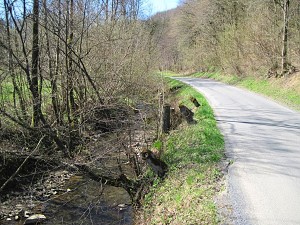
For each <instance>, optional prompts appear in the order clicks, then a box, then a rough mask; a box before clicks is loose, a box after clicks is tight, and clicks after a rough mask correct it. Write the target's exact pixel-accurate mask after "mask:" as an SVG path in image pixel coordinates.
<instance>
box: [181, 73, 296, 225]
mask: <svg viewBox="0 0 300 225" xmlns="http://www.w3.org/2000/svg"><path fill="white" fill-rule="evenodd" d="M178 80H181V81H183V82H185V83H187V84H190V85H191V86H193V87H194V88H195V89H197V90H198V91H200V92H201V93H202V94H203V95H204V96H205V97H206V99H207V100H208V101H209V103H210V105H211V106H212V108H213V110H214V112H215V115H216V119H217V121H218V125H219V127H220V129H221V131H222V133H223V135H224V138H225V148H226V155H227V157H229V158H230V159H232V160H233V164H232V165H231V166H230V167H229V171H228V180H227V181H228V189H227V190H228V194H227V195H228V199H229V202H230V205H231V207H232V214H231V216H232V219H233V222H234V224H241V225H248V224H258V225H269V224H270V225H290V224H292V225H300V114H299V113H298V112H295V111H293V110H290V109H288V108H286V107H284V106H281V105H279V104H277V103H275V102H273V101H271V100H269V99H267V98H265V97H262V96H260V95H258V94H255V93H251V92H249V91H246V90H243V89H239V88H236V87H232V86H229V85H225V84H222V83H219V82H216V81H212V80H208V79H197V78H178Z"/></svg>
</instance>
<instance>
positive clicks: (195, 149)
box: [137, 79, 224, 224]
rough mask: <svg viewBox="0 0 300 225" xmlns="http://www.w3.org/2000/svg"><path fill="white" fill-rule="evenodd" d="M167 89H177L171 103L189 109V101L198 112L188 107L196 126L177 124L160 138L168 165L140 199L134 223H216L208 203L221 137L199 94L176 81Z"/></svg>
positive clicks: (216, 181) (216, 184) (216, 182)
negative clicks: (166, 174)
mask: <svg viewBox="0 0 300 225" xmlns="http://www.w3.org/2000/svg"><path fill="white" fill-rule="evenodd" d="M168 85H169V86H170V88H172V87H175V86H181V88H179V89H177V91H176V92H175V94H174V93H173V95H172V101H175V100H176V101H178V102H179V103H182V104H185V105H186V106H188V107H189V108H193V103H192V102H191V101H190V99H189V98H190V97H191V96H192V97H194V98H196V99H197V100H198V102H201V107H199V108H197V109H196V108H194V113H195V115H194V118H195V119H196V120H197V124H195V125H187V124H185V125H183V124H182V125H181V126H180V127H179V129H178V130H175V131H172V132H171V133H170V135H169V136H168V137H166V140H165V141H164V148H165V151H164V155H163V160H165V161H166V162H167V164H168V165H169V173H168V176H167V177H166V179H165V180H164V181H162V182H161V181H160V180H157V182H156V183H155V184H154V185H153V187H152V188H151V191H150V193H149V194H147V195H146V196H145V201H144V205H143V209H142V212H141V213H140V214H139V216H140V218H139V219H138V221H137V224H218V217H217V209H216V206H215V204H214V200H213V199H214V196H215V195H216V193H217V192H218V191H219V190H220V188H221V186H220V179H221V177H222V174H221V172H220V170H219V169H218V162H219V160H220V159H221V158H222V157H223V150H224V140H223V137H222V135H221V133H220V131H219V129H218V128H217V125H216V121H215V119H214V115H213V111H212V109H211V108H210V106H209V105H208V103H207V101H206V100H205V99H204V97H203V96H202V95H201V94H200V93H198V92H197V91H195V90H194V89H192V88H191V87H189V86H187V85H185V84H183V83H181V82H179V81H176V80H171V79H168Z"/></svg>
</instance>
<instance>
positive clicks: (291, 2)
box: [153, 0, 300, 77]
mask: <svg viewBox="0 0 300 225" xmlns="http://www.w3.org/2000/svg"><path fill="white" fill-rule="evenodd" d="M153 20H154V21H156V24H157V26H158V27H159V28H160V32H162V33H163V35H162V36H163V39H161V41H160V47H161V54H162V59H163V60H162V61H163V64H162V69H169V70H176V71H187V70H189V71H205V70H207V69H212V68H215V69H216V68H217V69H222V70H224V71H226V72H228V73H234V74H237V75H245V74H255V75H263V76H269V77H271V76H274V77H279V76H284V75H287V74H291V73H294V72H295V71H296V70H297V68H299V66H300V60H299V58H300V23H299V20H300V2H299V1H296V0H254V1H249V0H201V1H199V0H186V1H184V2H183V3H182V4H181V5H180V6H179V7H177V8H176V9H175V10H171V11H167V12H163V13H159V14H157V15H156V16H155V17H154V18H153Z"/></svg>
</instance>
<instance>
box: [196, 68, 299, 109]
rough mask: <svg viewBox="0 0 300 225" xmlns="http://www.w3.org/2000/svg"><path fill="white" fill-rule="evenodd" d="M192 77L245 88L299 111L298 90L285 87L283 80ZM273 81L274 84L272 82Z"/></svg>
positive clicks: (215, 74)
mask: <svg viewBox="0 0 300 225" xmlns="http://www.w3.org/2000/svg"><path fill="white" fill-rule="evenodd" d="M192 77H205V78H211V79H215V80H219V81H222V82H225V83H227V84H232V85H236V86H240V87H243V88H246V89H248V90H250V91H253V92H256V93H260V94H263V95H265V96H268V97H270V98H273V99H274V100H276V101H278V102H281V103H283V104H285V105H288V106H290V107H292V108H294V109H297V110H300V88H290V87H287V86H286V83H285V82H286V80H285V78H280V80H279V79H277V82H276V80H274V79H263V78H255V77H238V76H234V75H224V74H222V73H218V72H216V73H195V74H192ZM274 81H275V82H274Z"/></svg>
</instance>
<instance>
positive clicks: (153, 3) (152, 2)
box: [146, 0, 179, 14]
mask: <svg viewBox="0 0 300 225" xmlns="http://www.w3.org/2000/svg"><path fill="white" fill-rule="evenodd" d="M146 2H147V7H149V8H152V10H151V14H155V13H157V12H161V11H166V10H168V9H173V8H176V6H177V5H178V2H179V0H147V1H146Z"/></svg>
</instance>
